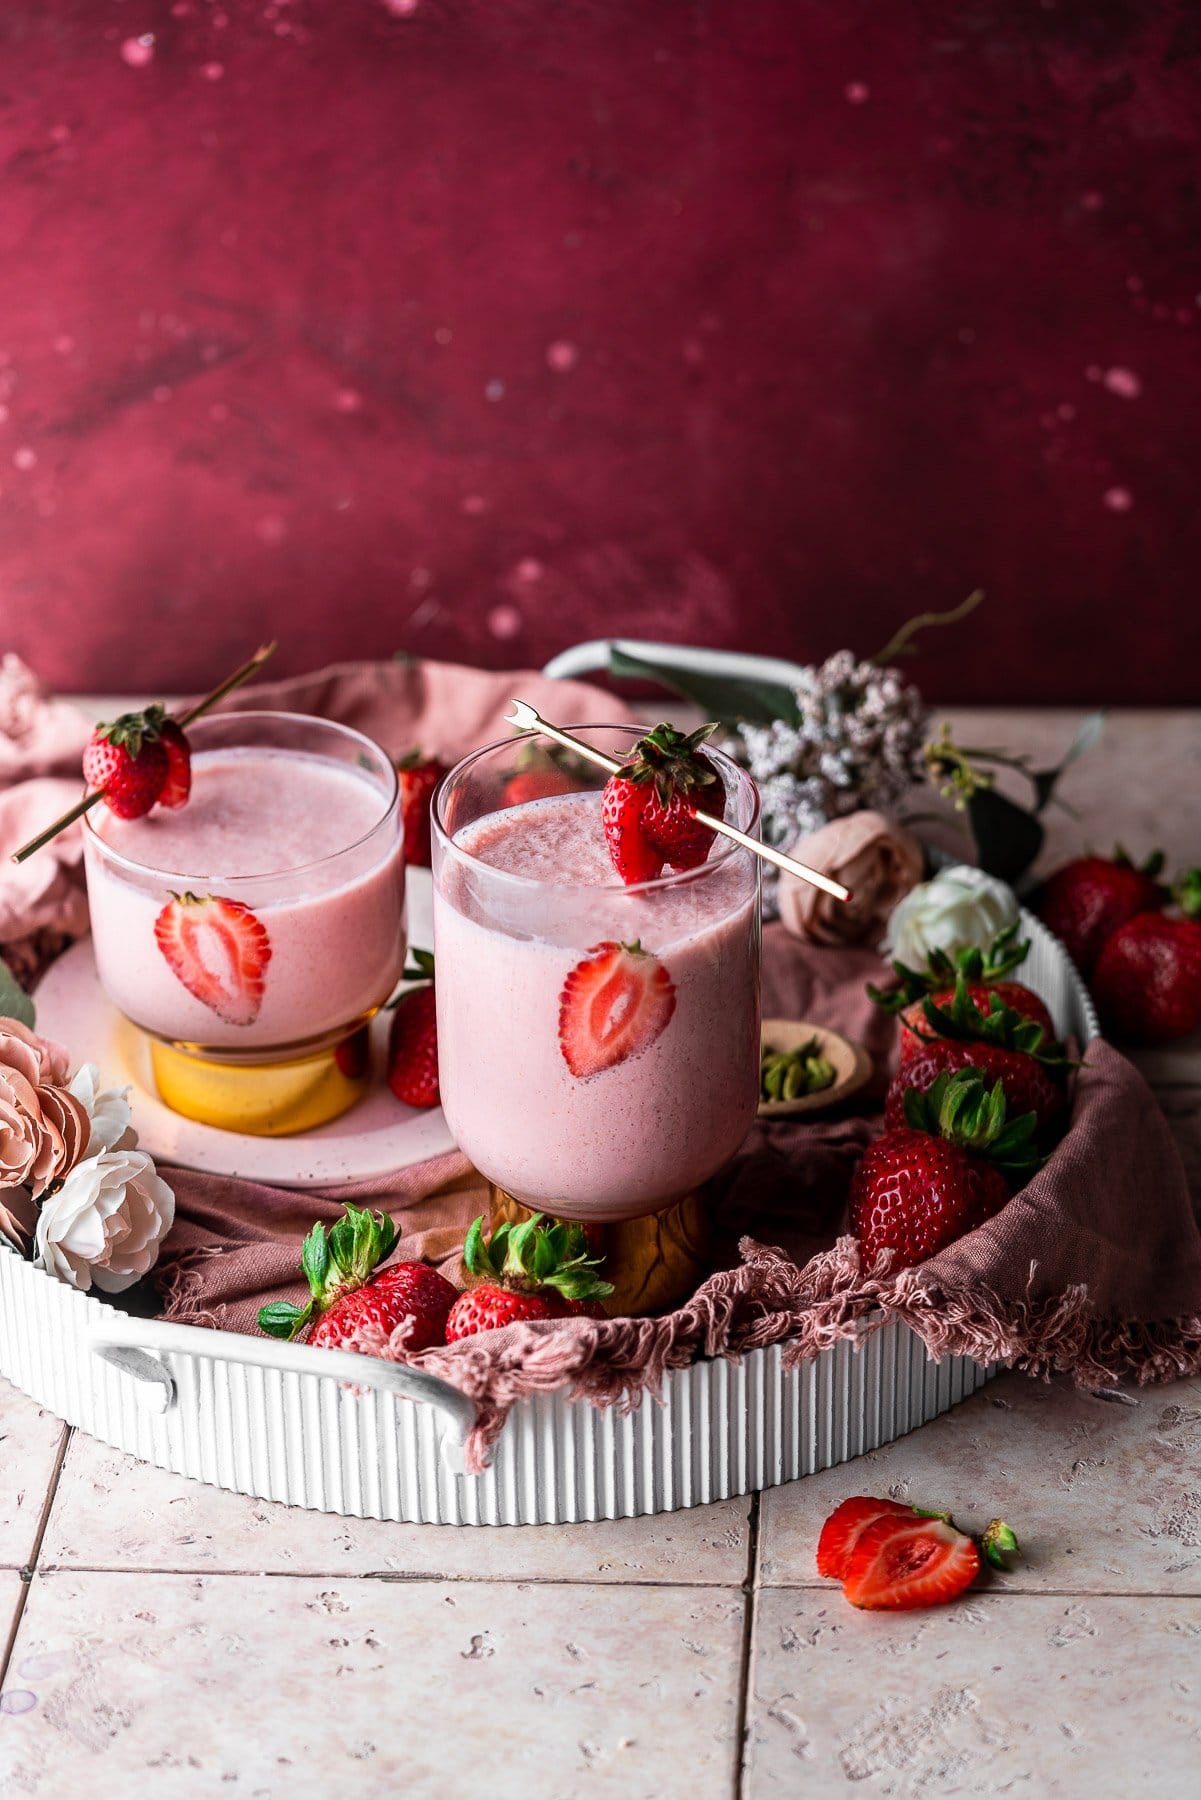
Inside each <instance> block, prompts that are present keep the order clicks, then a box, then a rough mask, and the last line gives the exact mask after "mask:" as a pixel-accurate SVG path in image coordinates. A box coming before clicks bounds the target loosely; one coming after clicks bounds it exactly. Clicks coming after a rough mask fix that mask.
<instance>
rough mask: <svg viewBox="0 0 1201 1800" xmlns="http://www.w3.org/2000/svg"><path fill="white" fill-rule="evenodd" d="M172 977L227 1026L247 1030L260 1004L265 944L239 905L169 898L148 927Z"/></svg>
mask: <svg viewBox="0 0 1201 1800" xmlns="http://www.w3.org/2000/svg"><path fill="white" fill-rule="evenodd" d="M154 936H155V941H156V942H157V944H158V947H159V949H160V950H161V951H162V953H163V955H164V956H165V957H166V959H167V961H168V963H169V964H170V965H171V969H172V972H173V973H174V974H175V975H176V977H177V978H178V979H179V980H180V981H181V982H182V983H183V985H184V987H186V988H187V990H188V992H189V994H192V995H194V996H195V998H196V999H197V1000H199V1001H200V1003H201V1005H202V1006H207V1007H208V1008H209V1010H210V1011H211V1012H215V1013H216V1014H217V1017H218V1018H219V1019H224V1020H225V1023H226V1024H227V1025H253V1024H254V1021H255V1020H256V1019H257V1018H258V1016H259V1009H260V1007H261V1006H262V1004H263V991H264V989H265V987H266V981H265V972H266V968H267V964H268V963H269V962H270V961H271V940H270V939H269V937H268V936H267V928H266V926H265V925H264V924H263V922H262V920H261V919H259V918H257V917H256V916H255V914H254V913H252V912H251V910H250V908H249V907H248V906H244V905H243V903H242V902H241V901H240V900H226V899H224V898H222V896H220V895H218V894H207V895H203V896H201V895H197V894H174V895H172V897H171V899H170V900H168V902H167V904H166V906H164V908H163V910H162V912H161V913H160V914H159V915H158V918H157V919H156V920H155V922H154Z"/></svg>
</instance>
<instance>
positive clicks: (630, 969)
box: [559, 940, 676, 1079]
mask: <svg viewBox="0 0 1201 1800" xmlns="http://www.w3.org/2000/svg"><path fill="white" fill-rule="evenodd" d="M675 1006H676V990H675V987H674V986H673V984H672V980H671V976H670V975H669V974H668V973H667V970H666V968H665V967H664V965H663V964H662V963H661V962H660V961H659V959H658V957H657V956H651V955H650V954H649V953H648V952H647V951H645V950H644V949H643V948H642V945H641V944H640V943H633V944H616V943H613V942H612V941H611V940H606V942H604V943H603V944H595V945H594V946H593V948H592V949H591V950H590V951H589V952H588V955H587V956H586V957H585V959H584V961H583V962H581V963H577V964H576V966H575V968H574V969H573V970H572V971H571V973H570V975H569V976H568V977H567V980H566V981H565V982H564V984H563V992H562V994H561V996H560V999H559V1048H560V1049H561V1050H562V1052H563V1060H564V1061H565V1062H566V1064H567V1067H568V1068H569V1069H570V1070H571V1072H572V1074H573V1075H575V1076H576V1077H577V1078H579V1079H583V1078H585V1077H586V1076H589V1075H599V1074H600V1073H601V1072H602V1070H604V1069H612V1068H615V1067H616V1065H617V1064H618V1063H623V1062H626V1061H628V1059H629V1058H630V1057H631V1056H637V1055H638V1054H639V1052H640V1051H642V1050H645V1049H646V1048H647V1047H648V1046H649V1045H650V1044H653V1043H654V1041H655V1039H656V1038H657V1037H658V1036H659V1034H660V1033H661V1032H662V1031H664V1030H665V1029H666V1027H667V1024H668V1022H669V1020H670V1019H671V1015H672V1013H673V1012H674V1011H675Z"/></svg>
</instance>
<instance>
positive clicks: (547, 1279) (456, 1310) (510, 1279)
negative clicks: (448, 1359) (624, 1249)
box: [446, 1213, 613, 1344]
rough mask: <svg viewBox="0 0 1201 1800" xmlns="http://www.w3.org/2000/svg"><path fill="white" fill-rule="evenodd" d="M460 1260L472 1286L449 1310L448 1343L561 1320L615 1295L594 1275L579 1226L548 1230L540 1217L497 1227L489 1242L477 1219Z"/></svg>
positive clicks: (593, 1261) (608, 1284)
mask: <svg viewBox="0 0 1201 1800" xmlns="http://www.w3.org/2000/svg"><path fill="white" fill-rule="evenodd" d="M463 1261H464V1263H465V1264H466V1265H467V1271H468V1273H469V1274H470V1275H471V1276H473V1277H474V1278H475V1282H476V1285H475V1286H474V1287H470V1288H468V1290H467V1292H466V1293H465V1294H461V1295H460V1296H459V1298H458V1299H457V1300H456V1301H455V1304H454V1306H453V1307H452V1308H451V1313H450V1317H449V1319H448V1320H447V1321H446V1341H447V1343H448V1344H453V1343H454V1342H455V1340H456V1339H458V1338H465V1337H472V1336H474V1334H475V1333H476V1332H478V1331H493V1330H495V1329H496V1327H497V1326H500V1325H511V1324H512V1323H513V1322H514V1321H515V1320H517V1319H561V1318H563V1317H565V1316H566V1314H567V1313H568V1312H579V1311H581V1310H582V1308H583V1306H584V1305H585V1304H591V1303H593V1302H595V1301H599V1300H600V1299H602V1298H603V1297H604V1295H606V1294H611V1293H612V1292H613V1286H612V1283H611V1282H608V1281H602V1280H601V1279H600V1277H599V1276H598V1275H597V1273H596V1270H597V1260H596V1258H594V1257H591V1256H589V1254H588V1241H587V1239H586V1237H585V1235H584V1229H583V1227H582V1226H580V1225H568V1224H563V1223H557V1224H554V1225H546V1224H544V1223H543V1222H542V1215H541V1214H540V1213H534V1214H533V1215H532V1216H531V1217H530V1218H528V1219H526V1220H524V1221H523V1222H522V1223H521V1224H520V1225H509V1224H505V1225H498V1226H497V1227H496V1230H495V1231H494V1232H493V1233H492V1236H491V1239H489V1240H485V1238H484V1221H483V1219H477V1220H476V1221H475V1223H474V1224H473V1225H472V1227H471V1229H470V1231H469V1232H468V1233H467V1238H466V1241H465V1242H464V1245H463ZM602 1316H603V1315H602Z"/></svg>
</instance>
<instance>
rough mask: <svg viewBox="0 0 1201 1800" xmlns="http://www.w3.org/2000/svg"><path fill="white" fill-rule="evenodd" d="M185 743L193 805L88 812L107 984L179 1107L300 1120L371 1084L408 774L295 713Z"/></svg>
mask: <svg viewBox="0 0 1201 1800" xmlns="http://www.w3.org/2000/svg"><path fill="white" fill-rule="evenodd" d="M188 738H189V741H190V743H191V746H192V794H191V798H190V799H189V800H188V802H187V803H186V804H185V805H184V806H182V807H180V808H178V809H174V810H167V809H165V808H162V807H156V808H155V809H154V810H153V811H152V812H151V813H148V814H146V815H145V816H144V817H142V818H140V819H133V820H122V819H118V818H117V817H116V816H115V815H114V814H113V813H111V812H110V811H109V810H108V808H107V807H105V806H104V805H103V804H101V805H100V806H98V807H94V808H93V809H92V811H91V812H90V813H88V814H87V815H86V818H85V830H84V847H85V861H86V865H87V881H88V902H89V906H90V910H91V918H92V935H93V940H94V944H95V953H96V967H97V970H98V972H99V976H100V981H101V983H102V985H103V987H104V989H105V992H106V993H107V994H108V997H109V998H110V1000H112V1001H113V1003H114V1004H115V1005H116V1006H117V1007H118V1008H119V1009H120V1011H121V1012H122V1013H123V1014H124V1015H125V1017H126V1018H127V1019H128V1020H130V1021H131V1022H132V1024H133V1025H135V1026H137V1027H139V1028H140V1029H141V1030H142V1031H143V1032H145V1033H146V1034H147V1035H148V1037H149V1040H150V1055H151V1064H152V1067H153V1070H154V1076H155V1082H156V1085H157V1087H158V1090H159V1093H160V1095H161V1097H162V1098H163V1100H165V1101H166V1103H167V1105H169V1106H171V1107H173V1108H174V1109H175V1110H176V1111H177V1112H181V1113H183V1114H185V1115H186V1116H188V1117H189V1118H195V1119H201V1120H203V1121H204V1122H205V1123H207V1124H212V1125H218V1126H223V1127H226V1128H228V1129H231V1130H238V1131H245V1132H250V1133H253V1134H256V1135H262V1136H280V1135H284V1134H287V1133H290V1132H294V1131H301V1130H307V1129H309V1128H311V1127H312V1126H314V1125H317V1124H320V1123H322V1122H324V1121H325V1120H326V1119H330V1118H334V1117H336V1116H337V1114H338V1113H340V1112H344V1111H345V1110H346V1108H347V1107H348V1106H350V1105H352V1104H353V1103H354V1101H355V1100H356V1099H357V1098H358V1097H359V1094H360V1093H361V1092H362V1089H363V1086H364V1085H365V1079H366V1072H367V1071H366V1059H365V1055H364V1054H363V1052H364V1050H365V1033H363V1027H364V1026H365V1025H366V1023H367V1021H368V1020H369V1019H370V1018H371V1017H372V1015H373V1014H374V1013H375V1012H377V1011H378V1010H379V1008H380V1007H381V1006H382V1005H383V1003H384V1002H385V1001H386V1000H387V999H388V997H389V995H390V994H391V992H392V990H393V989H394V987H395V986H396V983H397V981H398V980H399V978H400V973H401V969H402V967H403V964H404V954H405V893H404V854H403V841H402V840H403V830H402V824H401V814H400V804H399V793H398V784H397V778H396V771H395V769H394V768H393V766H392V763H391V761H390V760H389V758H388V756H387V755H386V754H385V752H384V751H383V750H381V749H380V747H379V746H378V745H377V744H374V743H373V742H372V741H371V739H370V738H367V737H364V736H363V735H362V733H361V732H358V731H352V730H350V729H349V728H348V727H347V726H345V725H335V724H332V723H330V722H329V721H327V720H324V719H317V718H311V717H308V716H305V715H301V714H292V713H273V712H244V713H224V714H215V715H212V716H211V717H207V718H202V719H198V720H196V722H195V723H194V724H193V725H191V726H189V727H188ZM360 1033H362V1034H363V1035H362V1036H360V1035H359V1034H360Z"/></svg>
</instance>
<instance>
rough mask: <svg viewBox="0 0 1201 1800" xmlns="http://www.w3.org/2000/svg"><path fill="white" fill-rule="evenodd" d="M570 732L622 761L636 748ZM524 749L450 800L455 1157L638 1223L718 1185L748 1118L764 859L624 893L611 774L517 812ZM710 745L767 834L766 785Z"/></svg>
mask: <svg viewBox="0 0 1201 1800" xmlns="http://www.w3.org/2000/svg"><path fill="white" fill-rule="evenodd" d="M572 731H573V734H574V735H575V736H577V737H579V738H582V739H583V740H585V741H586V742H588V743H590V744H592V745H594V746H595V747H596V748H598V749H601V750H604V751H606V752H607V753H608V754H609V755H610V756H613V757H616V758H622V757H624V756H625V755H626V754H627V752H628V751H629V750H630V748H631V746H632V745H633V743H634V742H635V740H636V739H637V737H638V736H639V735H640V732H639V730H638V728H637V727H632V726H629V725H619V726H610V725H604V726H573V727H572ZM523 746H524V747H523ZM529 754H530V747H529V743H528V742H527V741H526V740H516V741H515V740H513V739H509V740H508V741H506V742H503V743H496V744H490V745H488V746H486V747H485V748H484V749H482V750H477V751H476V752H475V753H474V754H473V755H471V756H468V757H467V758H466V759H465V760H464V761H463V762H461V763H459V765H458V767H457V768H455V769H454V770H453V771H452V772H451V774H450V775H448V776H447V777H446V779H445V781H444V782H443V784H442V786H441V787H440V789H439V790H438V794H437V796H436V798H435V803H434V834H433V871H434V941H435V956H436V959H437V982H436V988H437V996H438V1002H437V1004H438V1050H439V1065H440V1078H441V1089H442V1103H443V1106H444V1108H445V1111H446V1116H447V1120H448V1122H449V1124H450V1127H451V1130H452V1131H453V1133H454V1135H455V1137H456V1139H457V1140H458V1143H459V1145H460V1146H461V1148H462V1149H463V1150H464V1151H465V1152H466V1154H467V1155H468V1156H469V1157H470V1158H471V1160H472V1161H473V1162H474V1163H475V1164H476V1166H477V1167H478V1168H479V1169H480V1170H481V1171H482V1173H483V1174H484V1175H486V1176H487V1177H488V1178H489V1180H490V1181H492V1182H493V1183H494V1185H495V1186H496V1187H498V1188H500V1189H502V1190H504V1193H505V1194H506V1195H508V1196H511V1197H512V1198H514V1199H515V1200H517V1201H518V1202H520V1203H521V1204H522V1205H524V1206H527V1207H530V1208H534V1209H537V1210H540V1211H546V1212H548V1213H551V1214H553V1215H555V1216H557V1217H560V1218H569V1219H576V1220H581V1221H584V1222H586V1223H589V1224H592V1223H603V1222H612V1221H622V1220H631V1219H638V1218H642V1217H644V1216H645V1215H647V1214H650V1213H654V1212H659V1211H661V1210H663V1209H665V1208H667V1207H668V1206H669V1205H670V1204H671V1203H672V1202H674V1201H676V1200H678V1199H679V1198H680V1197H681V1196H683V1195H685V1194H688V1193H690V1192H691V1191H692V1190H693V1189H695V1188H696V1187H697V1186H698V1185H699V1184H700V1183H701V1182H704V1181H706V1180H707V1179H708V1178H709V1177H710V1176H711V1175H713V1174H715V1173H716V1171H717V1170H718V1169H719V1168H721V1166H722V1165H723V1164H724V1163H725V1162H726V1161H727V1160H728V1159H729V1158H730V1157H731V1156H732V1155H733V1153H734V1151H735V1150H737V1148H738V1146H739V1145H740V1144H741V1142H742V1140H743V1138H744V1137H745V1135H746V1132H747V1130H748V1128H749V1126H750V1124H751V1122H752V1120H753V1119H754V1117H755V1111H756V1108H757V1105H758V1099H759V940H760V925H759V859H758V858H757V857H755V856H753V855H752V854H751V853H750V852H749V851H747V850H743V849H740V848H738V847H737V846H736V845H733V844H731V843H730V842H729V841H728V840H727V839H725V838H721V837H718V838H717V839H716V840H715V842H714V844H713V846H712V848H711V850H710V854H709V859H708V861H706V862H705V863H703V864H702V865H701V866H700V867H699V868H696V869H693V870H691V871H688V872H687V873H672V872H670V871H668V872H666V873H665V874H664V875H663V876H661V877H660V878H659V879H658V880H656V881H650V882H645V883H642V884H640V885H639V886H635V887H628V888H627V887H624V886H623V885H622V883H621V881H620V879H619V878H618V876H617V875H616V873H615V872H614V870H613V868H612V866H611V864H610V862H609V856H608V850H607V848H606V845H605V840H604V835H603V832H602V829H601V820H600V788H601V787H602V786H603V783H604V781H605V775H604V773H603V772H602V771H600V770H597V769H595V768H594V767H592V766H591V765H585V764H578V765H576V766H575V767H573V768H572V769H571V770H570V773H568V774H565V773H564V772H563V769H562V765H560V766H559V776H560V779H559V782H558V785H560V786H567V785H570V789H571V791H570V792H566V793H560V794H557V795H556V794H553V793H550V794H548V795H547V796H546V797H544V798H540V799H534V800H530V801H524V800H522V801H520V803H519V804H516V805H515V804H513V803H512V802H513V800H514V799H515V798H516V797H518V796H519V795H521V794H522V793H524V792H528V791H530V784H529V782H528V780H527V781H524V782H523V781H520V780H519V779H517V776H519V775H520V773H521V771H522V767H523V759H526V758H528V756H529ZM706 754H707V755H708V756H710V757H711V758H712V760H713V762H714V764H715V765H716V767H717V768H718V770H719V773H720V775H721V778H722V782H723V784H724V787H725V797H726V798H725V817H726V818H727V819H729V821H730V822H731V823H732V824H737V825H739V826H740V827H741V828H742V829H743V830H744V831H746V832H749V833H752V834H753V833H755V832H756V831H757V828H758V818H759V802H758V794H757V792H756V789H755V786H754V783H753V782H752V781H751V780H750V778H749V776H748V775H747V774H746V773H745V771H744V770H742V769H740V768H739V767H738V766H737V764H735V763H734V762H732V761H731V760H730V759H729V758H728V757H726V756H723V755H721V754H720V753H719V752H717V751H712V750H709V751H706ZM515 771H516V775H515ZM527 773H528V771H527ZM552 785H553V781H552ZM709 809H710V810H713V811H717V803H716V802H715V801H714V802H710V803H709ZM623 946H628V947H632V948H630V949H626V950H623V948H622V947H623ZM614 1050H617V1051H618V1052H622V1053H620V1054H618V1055H617V1057H616V1060H613V1061H612V1062H610V1063H609V1064H608V1065H607V1066H602V1067H596V1066H595V1065H596V1064H597V1063H598V1062H603V1061H604V1058H605V1056H606V1054H611V1053H612V1052H613V1051H614ZM581 1058H583V1061H584V1063H585V1065H586V1072H585V1073H583V1074H580V1073H573V1068H572V1066H571V1064H572V1060H573V1059H574V1061H575V1062H576V1064H577V1065H578V1064H579V1063H580V1061H581Z"/></svg>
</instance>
